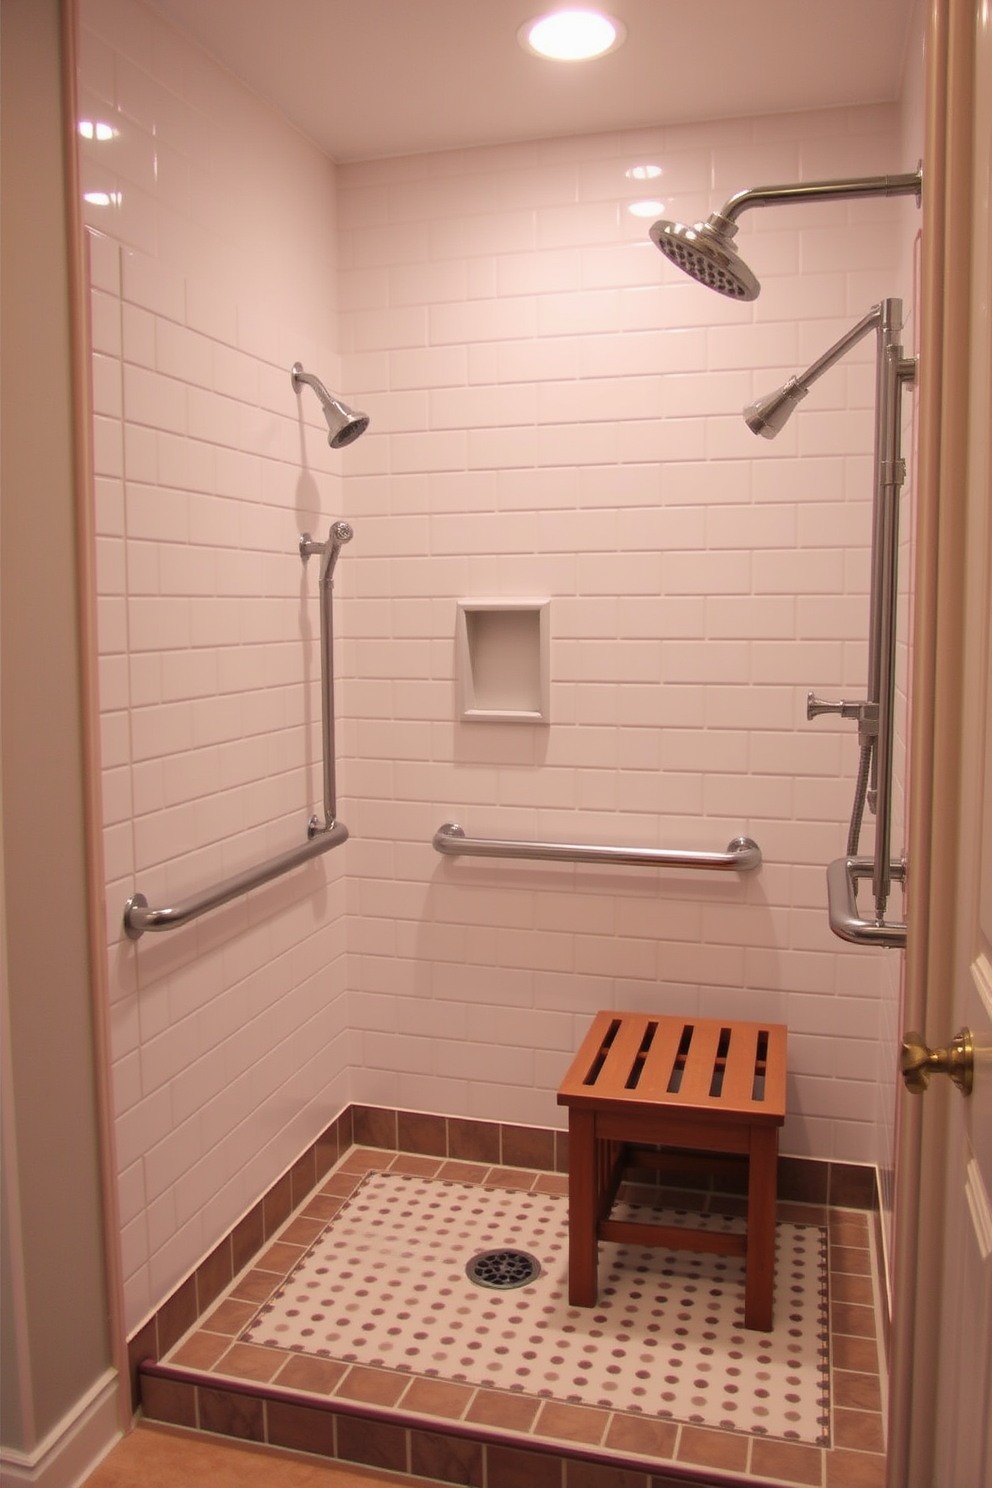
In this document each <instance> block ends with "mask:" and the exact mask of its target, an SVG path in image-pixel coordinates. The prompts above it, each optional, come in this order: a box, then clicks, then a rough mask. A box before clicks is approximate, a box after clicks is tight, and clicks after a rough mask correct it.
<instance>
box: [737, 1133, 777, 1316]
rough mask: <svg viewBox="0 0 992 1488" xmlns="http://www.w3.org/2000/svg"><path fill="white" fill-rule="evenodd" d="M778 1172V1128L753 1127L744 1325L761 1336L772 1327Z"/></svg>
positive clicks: (748, 1185)
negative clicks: (760, 1333)
mask: <svg viewBox="0 0 992 1488" xmlns="http://www.w3.org/2000/svg"><path fill="white" fill-rule="evenodd" d="M777 1169H778V1128H777V1127H774V1126H771V1127H769V1126H753V1127H752V1128H751V1145H750V1157H749V1161H748V1178H747V1251H746V1254H745V1260H744V1265H745V1280H744V1326H745V1328H757V1329H758V1330H759V1331H760V1332H762V1333H767V1332H768V1331H769V1329H770V1328H771V1326H772V1299H773V1294H774V1289H775V1201H776V1198H777V1192H776V1190H777V1187H778V1184H777Z"/></svg>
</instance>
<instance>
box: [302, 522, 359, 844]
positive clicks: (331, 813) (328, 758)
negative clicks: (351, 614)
mask: <svg viewBox="0 0 992 1488" xmlns="http://www.w3.org/2000/svg"><path fill="white" fill-rule="evenodd" d="M354 535H355V534H354V532H353V531H352V528H351V526H350V525H349V523H347V522H332V524H331V530H330V532H329V533H328V535H327V541H326V542H316V541H315V540H314V539H313V538H312V537H311V536H310V534H309V532H304V533H302V534H301V536H300V557H301V558H302V559H303V561H304V563H305V562H306V560H307V559H308V558H309V557H310V556H311V554H314V553H319V554H320V584H319V592H320V677H321V687H320V715H321V733H322V737H323V752H324V820H323V822H321V820H320V818H319V816H316V815H314V816H312V817H311V818H310V821H309V823H308V824H307V836H308V837H316V836H317V834H318V833H320V832H329V831H330V830H331V828H332V827H333V826H334V824H335V821H336V819H337V809H338V807H337V781H336V776H335V763H334V761H335V755H334V618H333V602H332V596H333V591H334V567H335V564H336V563H337V561H338V554H339V552H340V551H341V548H342V547H343V545H344V544H345V543H346V542H351V539H352V538H353V537H354Z"/></svg>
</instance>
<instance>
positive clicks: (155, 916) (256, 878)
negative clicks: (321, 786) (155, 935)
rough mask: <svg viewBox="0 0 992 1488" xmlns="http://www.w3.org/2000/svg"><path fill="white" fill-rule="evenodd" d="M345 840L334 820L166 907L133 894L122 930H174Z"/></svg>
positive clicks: (133, 934)
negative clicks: (153, 905)
mask: <svg viewBox="0 0 992 1488" xmlns="http://www.w3.org/2000/svg"><path fill="white" fill-rule="evenodd" d="M347 840H348V828H347V827H346V826H345V825H344V823H343V822H335V823H334V825H333V826H332V827H331V828H330V830H329V831H321V832H319V833H318V834H317V835H316V836H314V837H311V838H310V840H309V841H308V842H303V843H301V844H300V845H299V846H298V847H291V848H290V849H289V851H288V852H284V853H280V854H279V856H278V857H275V858H268V859H266V861H265V862H264V863H259V864H257V865H256V866H255V867H254V868H246V869H245V870H244V872H243V873H236V874H235V875H234V877H233V878H226V879H225V880H224V881H223V883H219V884H215V885H214V886H213V888H210V889H201V891H200V893H198V894H191V895H190V897H189V898H188V899H182V900H180V902H179V903H178V904H174V905H171V906H169V907H168V908H164V909H149V907H148V900H147V899H146V898H145V896H144V894H137V893H136V894H132V895H131V897H130V899H129V900H128V901H127V903H126V904H125V906H124V933H125V934H126V935H127V937H128V939H129V940H139V939H140V938H141V936H142V935H144V933H145V931H146V930H176V929H178V928H179V926H180V925H188V924H189V922H190V920H195V919H198V918H199V917H200V915H202V914H206V913H207V911H208V910H210V909H217V908H219V907H220V905H222V904H227V903H228V902H229V901H230V900H231V899H236V898H237V897H238V895H239V894H248V893H250V892H251V890H252V889H257V888H259V886H260V885H261V884H264V883H269V882H270V881H271V880H272V879H273V878H280V877H281V876H282V874H284V873H289V872H290V871H291V870H292V869H293V868H298V867H299V866H300V864H301V863H308V862H309V861H310V859H311V858H318V857H320V855H321V854H322V853H325V852H329V851H330V850H331V848H332V847H339V846H340V845H341V843H342V842H347Z"/></svg>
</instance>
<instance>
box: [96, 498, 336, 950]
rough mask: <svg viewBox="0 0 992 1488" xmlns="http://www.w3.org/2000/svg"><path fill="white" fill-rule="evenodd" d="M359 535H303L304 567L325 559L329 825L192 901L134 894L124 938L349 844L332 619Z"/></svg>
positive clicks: (310, 829)
mask: <svg viewBox="0 0 992 1488" xmlns="http://www.w3.org/2000/svg"><path fill="white" fill-rule="evenodd" d="M353 536H354V534H353V532H352V529H351V527H350V526H349V524H348V523H347V522H334V523H332V524H331V530H330V532H329V534H328V537H327V541H326V542H323V543H321V542H315V541H314V539H313V538H312V537H311V536H310V534H309V532H304V533H303V534H302V535H301V537H300V557H301V558H302V560H303V562H304V563H305V562H306V560H307V559H308V558H309V557H310V556H311V554H314V553H317V554H319V555H320V675H321V723H322V733H323V746H324V747H323V754H324V820H323V821H321V819H320V817H319V816H311V818H310V820H309V822H308V823H307V839H308V840H307V841H306V842H304V843H302V844H301V846H299V847H291V848H290V849H289V851H288V852H284V853H279V854H278V856H277V857H274V858H267V859H266V860H265V862H264V863H257V864H256V865H255V867H254V868H246V869H244V871H243V872H241V873H236V874H235V875H234V876H233V878H226V879H225V880H224V881H223V883H219V884H214V885H213V887H212V888H209V889H201V890H200V892H199V893H198V894H191V895H190V896H189V898H188V899H182V900H180V902H179V903H178V904H174V905H170V906H169V907H167V908H164V909H150V908H149V907H148V900H147V899H146V898H145V896H144V894H138V893H134V894H132V895H131V897H130V899H129V900H128V901H127V903H126V904H125V906H124V933H125V935H126V936H127V937H128V939H129V940H140V938H141V936H142V935H144V933H145V931H146V930H176V929H178V928H179V926H180V925H188V924H189V922H190V920H195V919H198V918H199V916H200V915H202V914H206V913H207V911H208V910H211V909H218V908H219V907H220V905H222V904H227V903H228V902H229V901H230V900H231V899H237V897H238V896H239V895H240V894H248V893H250V892H251V890H252V889H257V888H258V887H259V886H260V885H261V884H264V883H269V882H270V880H271V879H273V878H280V877H281V876H282V875H283V874H284V873H289V872H291V871H292V869H294V868H298V867H299V866H300V864H301V863H308V862H309V861H310V859H311V858H319V857H320V856H321V854H323V853H325V852H329V851H330V850H331V848H332V847H340V845H341V843H342V842H347V840H348V828H347V827H346V826H345V825H344V822H339V821H338V820H337V819H336V814H337V801H336V798H335V776H334V667H333V647H334V633H333V629H332V617H331V593H332V590H333V588H334V565H335V564H336V563H337V561H338V554H339V553H340V551H341V548H342V546H343V544H344V543H346V542H350V541H351V539H352V537H353Z"/></svg>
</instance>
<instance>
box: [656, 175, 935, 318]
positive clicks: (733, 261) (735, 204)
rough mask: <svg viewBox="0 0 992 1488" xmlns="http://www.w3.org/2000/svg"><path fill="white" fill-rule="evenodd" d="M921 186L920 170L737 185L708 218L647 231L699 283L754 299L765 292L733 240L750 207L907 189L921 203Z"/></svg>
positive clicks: (896, 192)
mask: <svg viewBox="0 0 992 1488" xmlns="http://www.w3.org/2000/svg"><path fill="white" fill-rule="evenodd" d="M922 189H923V173H922V170H915V171H913V172H912V173H911V174H909V175H902V176H864V177H861V178H855V179H853V180H839V181H808V182H806V183H805V185H803V184H800V185H796V186H753V187H751V188H749V189H748V190H747V191H738V192H737V194H736V195H735V196H732V197H731V198H730V200H729V201H728V202H727V203H726V205H725V206H724V207H723V209H722V211H720V212H714V213H712V215H711V216H710V217H708V218H707V220H706V221H705V222H697V223H696V225H695V226H694V227H685V226H684V225H683V224H682V223H681V222H656V223H655V224H654V226H653V227H652V228H651V229H650V233H649V235H650V238H651V241H652V242H653V243H654V244H656V246H657V247H658V248H660V249H661V251H662V253H664V254H665V256H666V257H667V258H670V259H671V261H672V263H674V264H677V265H678V267H679V268H680V269H684V270H685V272H686V273H687V274H689V275H691V276H692V278H693V279H698V281H699V283H700V284H705V285H707V287H708V288H710V289H715V290H716V291H717V293H718V294H723V295H727V296H728V297H729V298H730V299H733V300H754V299H757V297H758V295H759V294H760V292H761V285H760V284H759V283H758V281H757V279H756V278H755V276H754V275H753V274H752V272H751V270H750V269H749V268H748V266H747V264H746V263H745V262H744V260H743V259H742V258H741V257H740V256H739V254H738V253H737V250H736V249H735V248H734V247H733V246H732V239H733V237H734V236H735V234H736V232H737V218H738V217H739V216H740V214H741V213H742V212H744V211H746V210H747V208H748V207H767V206H770V205H773V204H774V203H776V202H784V203H789V202H808V201H839V200H843V199H847V200H850V199H851V198H853V197H859V196H909V195H914V196H915V197H916V202H917V205H919V202H920V195H921V192H922Z"/></svg>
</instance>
